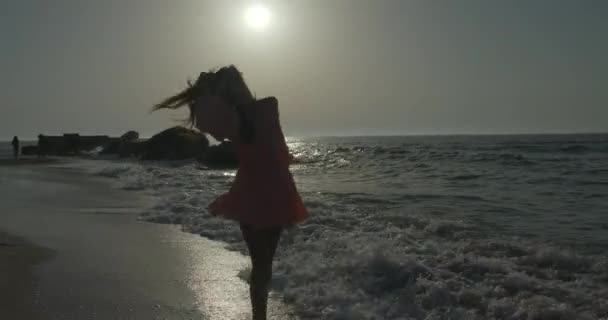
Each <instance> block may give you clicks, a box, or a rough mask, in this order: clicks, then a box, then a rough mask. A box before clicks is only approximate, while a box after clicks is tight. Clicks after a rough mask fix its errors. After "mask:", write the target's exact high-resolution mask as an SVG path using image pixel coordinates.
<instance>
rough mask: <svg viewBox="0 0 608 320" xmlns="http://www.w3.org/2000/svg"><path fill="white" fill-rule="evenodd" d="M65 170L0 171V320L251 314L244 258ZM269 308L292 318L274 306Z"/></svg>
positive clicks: (99, 181) (132, 195) (131, 195)
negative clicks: (154, 219)
mask: <svg viewBox="0 0 608 320" xmlns="http://www.w3.org/2000/svg"><path fill="white" fill-rule="evenodd" d="M67 167H69V166H57V167H54V166H53V165H50V166H46V165H44V164H42V165H39V164H34V165H31V166H26V165H15V166H1V165H0V182H3V183H0V193H2V194H4V195H5V196H6V197H5V198H6V201H2V203H0V212H1V213H2V214H0V225H2V230H1V231H0V242H1V243H5V244H6V245H0V266H2V267H1V268H2V269H0V270H2V271H3V272H2V275H3V276H4V277H2V276H0V283H2V284H3V287H2V288H3V289H5V288H6V289H5V290H2V291H3V294H2V295H0V318H1V319H4V318H6V319H23V320H29V319H31V320H36V319H54V318H61V319H78V320H81V319H82V320H86V319H126V318H128V319H233V318H234V319H240V318H247V317H248V316H249V314H250V306H249V296H248V295H249V292H248V287H247V284H246V283H245V282H244V281H242V280H241V279H240V278H239V273H240V272H242V271H243V270H245V269H247V268H248V265H249V261H248V259H247V258H246V257H244V256H243V255H241V254H239V253H236V252H231V251H228V250H226V249H225V248H224V244H223V243H221V242H216V241H212V240H208V239H206V238H203V237H200V236H198V235H194V234H190V233H186V232H183V231H181V229H180V227H179V226H176V225H165V224H157V223H151V222H145V221H141V220H139V219H138V217H139V214H140V213H141V212H142V211H143V210H145V208H147V207H148V206H150V205H151V204H152V203H153V202H152V201H151V199H149V198H148V197H147V196H145V195H143V194H142V193H139V192H133V191H125V190H121V189H118V188H116V187H114V185H113V184H112V182H111V179H108V178H106V177H97V176H94V175H91V174H88V173H86V172H82V171H81V170H79V169H77V168H76V169H69V168H67ZM7 181H8V182H9V183H6V182H7ZM4 298H7V299H4ZM10 298H13V300H15V301H14V304H13V300H11V299H10ZM9 302H10V303H11V304H13V305H12V309H9V308H7V307H5V304H6V305H8V304H9ZM269 310H271V314H270V315H269V318H270V319H291V317H290V316H289V315H287V312H285V310H286V309H284V307H283V305H282V303H280V302H278V301H276V300H275V301H272V302H271V304H270V306H269ZM273 315H274V316H273Z"/></svg>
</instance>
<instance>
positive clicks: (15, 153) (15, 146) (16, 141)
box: [11, 136, 21, 160]
mask: <svg viewBox="0 0 608 320" xmlns="http://www.w3.org/2000/svg"><path fill="white" fill-rule="evenodd" d="M11 144H12V145H13V157H14V158H15V160H19V149H21V148H20V143H19V138H17V136H14V137H13V141H12V142H11Z"/></svg>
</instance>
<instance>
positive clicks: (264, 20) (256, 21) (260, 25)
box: [245, 4, 270, 30]
mask: <svg viewBox="0 0 608 320" xmlns="http://www.w3.org/2000/svg"><path fill="white" fill-rule="evenodd" d="M245 21H246V22H247V25H248V26H249V27H250V28H251V29H253V30H263V29H266V27H267V26H268V24H269V23H270V10H268V8H267V7H265V6H263V5H261V4H254V5H252V6H250V7H249V8H247V11H246V12H245Z"/></svg>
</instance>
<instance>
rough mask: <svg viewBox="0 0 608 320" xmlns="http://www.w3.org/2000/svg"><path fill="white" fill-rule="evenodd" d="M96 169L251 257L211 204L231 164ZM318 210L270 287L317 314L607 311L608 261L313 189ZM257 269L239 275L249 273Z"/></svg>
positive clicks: (571, 315)
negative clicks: (218, 167)
mask: <svg viewBox="0 0 608 320" xmlns="http://www.w3.org/2000/svg"><path fill="white" fill-rule="evenodd" d="M100 163H101V164H103V168H102V169H95V170H96V171H97V174H99V175H102V176H106V177H112V178H117V179H119V181H120V183H121V184H122V186H123V187H124V188H125V189H137V190H144V191H145V192H148V193H150V194H152V195H154V196H155V197H156V198H157V199H158V202H157V203H156V204H155V205H154V206H152V207H151V208H150V209H149V210H147V211H146V212H144V213H142V216H141V217H142V219H145V220H148V221H153V222H160V223H174V224H181V225H182V227H183V229H184V230H185V231H188V232H192V233H197V234H200V235H202V236H205V237H208V238H210V239H214V240H221V241H224V242H225V243H226V244H227V247H228V248H229V249H233V250H238V251H241V252H246V247H245V245H244V243H243V242H242V237H241V234H240V231H239V228H238V225H237V224H236V223H234V222H231V221H226V220H222V219H218V218H215V217H212V216H210V215H209V214H208V213H207V211H206V209H205V208H206V205H207V204H208V203H209V202H210V201H211V200H212V199H214V198H215V196H217V195H218V194H219V193H221V192H224V191H225V190H227V188H228V186H229V183H230V180H231V179H232V176H233V173H234V172H233V171H205V170H199V169H198V168H197V166H196V165H195V164H190V163H185V162H182V163H150V164H139V163H119V162H98V163H97V164H95V165H94V166H95V167H97V166H99V164H100ZM303 197H304V199H306V203H307V206H308V208H309V209H310V211H311V216H310V218H309V219H308V220H307V221H306V222H305V223H304V224H302V225H300V226H298V227H295V228H292V229H288V230H286V232H285V233H284V235H283V238H282V240H281V243H280V247H279V250H278V253H277V257H276V260H275V265H274V266H275V274H274V279H273V289H274V290H275V291H277V292H279V293H280V294H282V296H283V297H284V300H285V301H286V302H287V303H290V304H292V305H293V306H294V307H295V309H296V310H297V311H298V313H299V314H300V316H301V317H302V318H305V319H307V318H311V319H429V320H430V319H522V320H523V319H600V318H602V317H608V262H607V260H606V257H605V256H584V255H581V254H577V253H575V252H571V251H567V250H561V249H559V248H557V247H554V246H552V245H550V244H546V243H536V242H533V241H531V240H525V239H519V238H503V237H500V235H498V234H495V235H492V236H487V235H486V236H481V235H479V233H478V232H476V230H475V228H474V226H471V225H467V224H466V223H465V222H463V221H459V220H455V221H451V220H448V219H440V218H437V217H429V216H419V215H417V214H416V212H407V213H406V212H404V211H402V209H399V210H396V209H390V208H386V207H383V206H381V205H379V204H377V203H373V202H370V201H360V200H357V201H342V202H341V201H340V200H336V199H334V198H327V197H325V195H323V194H319V193H315V192H304V193H303ZM247 272H248V270H244V271H243V273H242V274H241V277H243V278H246V274H247Z"/></svg>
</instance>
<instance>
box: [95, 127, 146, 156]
mask: <svg viewBox="0 0 608 320" xmlns="http://www.w3.org/2000/svg"><path fill="white" fill-rule="evenodd" d="M139 145H140V141H139V133H137V131H133V130H131V131H127V132H126V133H125V134H123V135H122V136H120V138H110V143H109V144H108V145H107V146H106V147H105V148H104V149H103V151H102V153H104V154H118V155H119V156H121V157H128V156H133V155H139V153H136V152H135V151H136V150H138V151H143V149H142V148H139Z"/></svg>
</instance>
